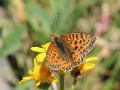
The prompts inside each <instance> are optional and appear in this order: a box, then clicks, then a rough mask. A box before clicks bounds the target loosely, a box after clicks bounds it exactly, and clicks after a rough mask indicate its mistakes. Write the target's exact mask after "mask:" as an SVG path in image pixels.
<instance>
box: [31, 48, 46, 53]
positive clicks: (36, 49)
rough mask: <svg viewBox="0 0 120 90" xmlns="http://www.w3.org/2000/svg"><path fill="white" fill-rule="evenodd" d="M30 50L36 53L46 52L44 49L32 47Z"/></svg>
mask: <svg viewBox="0 0 120 90" xmlns="http://www.w3.org/2000/svg"><path fill="white" fill-rule="evenodd" d="M30 49H31V50H32V51H34V52H46V50H45V49H44V48H40V47H31V48H30Z"/></svg>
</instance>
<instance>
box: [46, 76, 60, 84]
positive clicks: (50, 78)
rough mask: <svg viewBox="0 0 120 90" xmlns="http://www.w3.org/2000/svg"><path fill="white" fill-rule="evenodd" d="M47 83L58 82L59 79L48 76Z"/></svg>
mask: <svg viewBox="0 0 120 90" xmlns="http://www.w3.org/2000/svg"><path fill="white" fill-rule="evenodd" d="M45 82H47V83H51V82H58V79H57V78H55V77H53V76H50V75H49V76H48V77H47V78H46V79H45Z"/></svg>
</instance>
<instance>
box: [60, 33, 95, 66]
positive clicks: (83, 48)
mask: <svg viewBox="0 0 120 90" xmlns="http://www.w3.org/2000/svg"><path fill="white" fill-rule="evenodd" d="M60 38H61V40H62V41H63V43H64V45H65V47H69V48H68V49H70V51H71V55H72V66H78V65H79V64H80V63H82V62H83V60H84V58H85V56H86V54H87V53H89V52H90V50H91V49H92V48H93V46H94V43H95V41H96V37H95V36H94V35H90V34H85V33H72V34H62V35H60Z"/></svg>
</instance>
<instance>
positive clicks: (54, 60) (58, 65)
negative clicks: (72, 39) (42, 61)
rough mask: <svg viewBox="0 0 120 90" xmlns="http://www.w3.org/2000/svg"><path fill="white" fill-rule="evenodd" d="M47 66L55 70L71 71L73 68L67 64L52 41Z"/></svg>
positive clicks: (48, 51)
mask: <svg viewBox="0 0 120 90" xmlns="http://www.w3.org/2000/svg"><path fill="white" fill-rule="evenodd" d="M46 65H47V66H48V67H49V68H51V69H53V70H59V69H61V70H67V71H68V70H71V66H70V65H69V64H68V63H67V61H66V60H64V58H63V57H62V55H61V54H60V53H59V52H58V50H57V47H56V45H55V44H54V41H51V43H50V46H49V48H48V50H47V54H46Z"/></svg>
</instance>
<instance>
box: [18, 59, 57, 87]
mask: <svg viewBox="0 0 120 90" xmlns="http://www.w3.org/2000/svg"><path fill="white" fill-rule="evenodd" d="M34 65H35V66H34V70H33V71H32V70H29V71H28V74H30V75H31V76H29V77H23V80H21V81H20V82H19V84H21V83H23V82H25V81H27V80H35V81H36V82H37V83H36V86H39V85H40V84H41V83H45V82H47V83H51V82H58V79H57V78H55V77H53V76H51V74H52V72H50V70H47V69H46V67H45V66H44V65H41V64H39V65H38V64H37V63H36V60H35V59H34Z"/></svg>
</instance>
